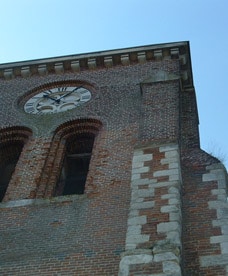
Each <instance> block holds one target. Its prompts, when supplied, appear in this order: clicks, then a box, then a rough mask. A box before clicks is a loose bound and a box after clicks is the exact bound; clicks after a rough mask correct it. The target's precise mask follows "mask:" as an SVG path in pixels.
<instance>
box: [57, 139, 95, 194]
mask: <svg viewBox="0 0 228 276" xmlns="http://www.w3.org/2000/svg"><path fill="white" fill-rule="evenodd" d="M93 142H94V135H88V134H80V135H77V136H75V137H73V139H71V140H69V141H67V145H66V154H65V158H64V162H63V166H62V171H61V175H60V179H59V181H58V184H57V186H56V196H58V195H72V194H83V193H84V189H85V183H86V178H87V174H88V170H89V164H90V158H91V153H92V148H93Z"/></svg>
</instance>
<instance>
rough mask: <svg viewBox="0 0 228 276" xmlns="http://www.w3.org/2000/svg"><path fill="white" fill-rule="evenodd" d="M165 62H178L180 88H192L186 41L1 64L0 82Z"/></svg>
mask: <svg viewBox="0 0 228 276" xmlns="http://www.w3.org/2000/svg"><path fill="white" fill-rule="evenodd" d="M165 59H179V60H180V65H181V78H182V81H183V85H184V86H185V87H191V86H193V83H192V82H193V79H192V68H191V58H190V49H189V42H187V41H185V42H174V43H166V44H156V45H147V46H141V47H133V48H125V49H118V50H110V51H101V52H94V53H87V54H77V55H69V56H62V57H53V58H45V59H37V60H29V61H22V62H13V63H5V64H0V78H4V79H12V78H15V77H29V76H32V75H36V74H38V75H41V76H43V75H46V74H49V73H52V74H53V73H56V74H62V73H64V72H75V73H76V72H80V71H84V70H95V69H97V68H102V67H103V68H105V67H106V68H109V67H114V66H121V65H122V66H128V65H130V64H136V63H145V62H147V61H152V60H155V61H159V60H165Z"/></svg>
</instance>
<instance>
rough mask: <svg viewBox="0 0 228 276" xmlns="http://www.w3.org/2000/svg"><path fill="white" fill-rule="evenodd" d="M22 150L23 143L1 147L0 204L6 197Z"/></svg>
mask: <svg viewBox="0 0 228 276" xmlns="http://www.w3.org/2000/svg"><path fill="white" fill-rule="evenodd" d="M22 148H23V144H22V143H12V144H7V145H1V146H0V202H1V201H2V200H3V198H4V196H5V193H6V191H7V188H8V185H9V182H10V180H11V177H12V174H13V172H14V170H15V167H16V165H17V161H18V159H19V156H20V153H21V151H22Z"/></svg>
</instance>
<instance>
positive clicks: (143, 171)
mask: <svg viewBox="0 0 228 276" xmlns="http://www.w3.org/2000/svg"><path fill="white" fill-rule="evenodd" d="M149 170H150V168H149V167H141V168H134V169H133V170H132V174H137V173H145V172H149Z"/></svg>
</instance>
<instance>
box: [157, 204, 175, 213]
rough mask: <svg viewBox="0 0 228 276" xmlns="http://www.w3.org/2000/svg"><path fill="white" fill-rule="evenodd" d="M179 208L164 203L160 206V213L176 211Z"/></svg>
mask: <svg viewBox="0 0 228 276" xmlns="http://www.w3.org/2000/svg"><path fill="white" fill-rule="evenodd" d="M178 211H179V208H178V207H177V206H175V205H166V206H162V207H161V213H171V212H178Z"/></svg>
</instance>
